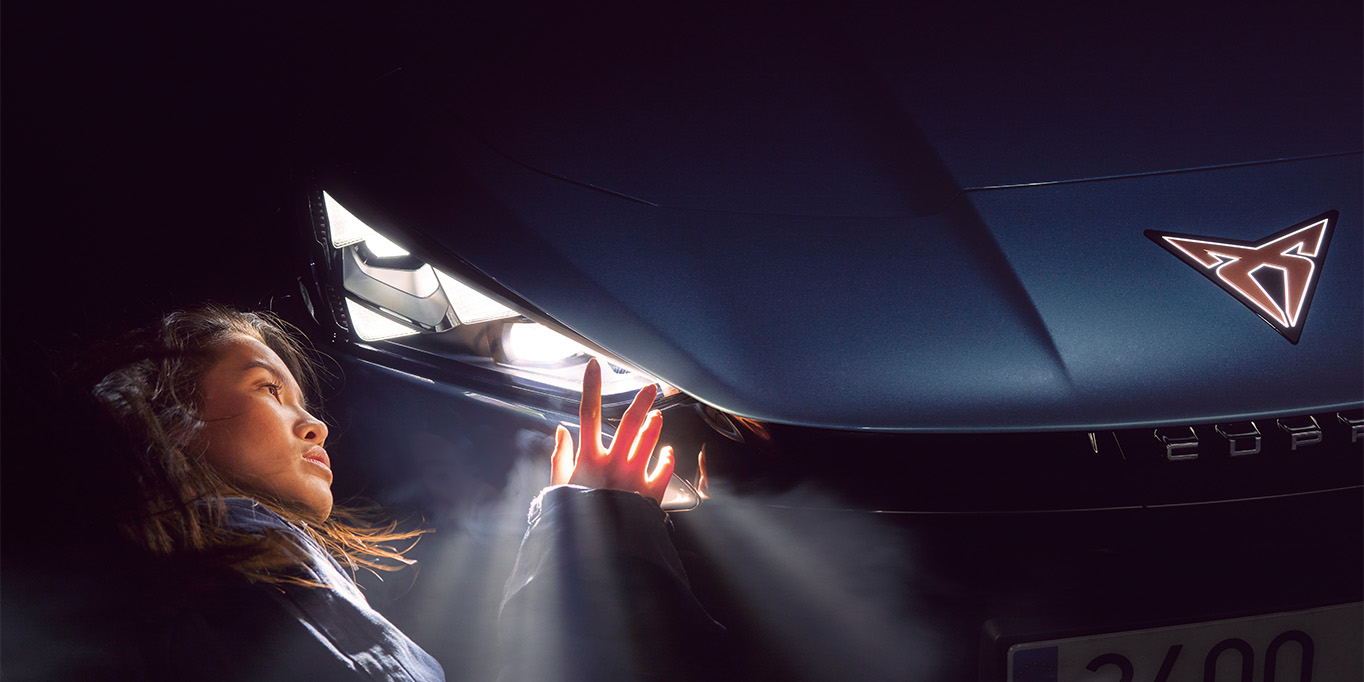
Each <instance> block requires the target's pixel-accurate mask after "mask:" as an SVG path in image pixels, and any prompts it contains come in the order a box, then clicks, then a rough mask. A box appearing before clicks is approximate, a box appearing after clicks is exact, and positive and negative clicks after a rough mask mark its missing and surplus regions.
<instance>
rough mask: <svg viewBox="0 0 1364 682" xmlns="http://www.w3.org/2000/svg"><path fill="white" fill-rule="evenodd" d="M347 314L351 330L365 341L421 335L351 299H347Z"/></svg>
mask: <svg viewBox="0 0 1364 682" xmlns="http://www.w3.org/2000/svg"><path fill="white" fill-rule="evenodd" d="M346 312H347V313H348V314H349V315H350V322H351V328H352V329H354V330H355V334H356V335H357V336H359V337H360V338H361V339H364V340H365V341H382V340H384V339H396V338H398V337H400V336H412V335H413V334H417V333H419V332H418V331H417V330H415V329H412V328H410V327H406V326H404V325H401V324H398V323H397V322H394V321H393V320H390V319H388V318H387V317H384V316H383V315H380V314H379V313H376V312H374V311H373V310H370V309H369V308H366V307H364V306H362V305H360V304H359V303H356V302H355V301H353V300H351V299H349V298H347V299H346Z"/></svg>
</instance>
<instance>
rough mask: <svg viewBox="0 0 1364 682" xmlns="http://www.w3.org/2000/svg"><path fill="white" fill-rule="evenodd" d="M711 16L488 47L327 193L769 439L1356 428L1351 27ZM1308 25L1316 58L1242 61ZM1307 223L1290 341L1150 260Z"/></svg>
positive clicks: (457, 56)
mask: <svg viewBox="0 0 1364 682" xmlns="http://www.w3.org/2000/svg"><path fill="white" fill-rule="evenodd" d="M715 11H716V12H719V11H720V10H715ZM724 12H725V14H724V16H723V18H724V19H725V21H703V20H702V19H704V18H705V17H704V16H701V15H689V16H686V17H680V16H679V17H672V18H671V19H672V21H666V22H654V23H653V24H649V23H648V22H645V23H644V24H638V25H637V24H632V23H631V21H630V20H628V19H622V18H620V17H614V18H613V19H612V20H611V21H601V22H598V21H595V20H594V18H593V17H586V18H585V17H583V16H580V15H573V16H568V15H563V16H557V17H549V18H545V17H540V18H539V19H540V20H539V21H534V22H527V21H519V20H518V21H511V20H508V19H507V17H503V16H494V17H487V16H484V17H479V18H478V22H474V24H473V25H475V26H478V27H480V28H481V30H477V31H470V30H469V28H468V26H465V29H464V33H461V34H460V35H461V36H463V37H465V38H467V40H446V41H444V42H441V44H440V47H439V48H438V49H431V50H418V52H417V53H416V54H415V56H413V57H412V61H411V64H412V66H411V67H408V68H405V69H404V72H403V73H402V74H400V75H397V76H394V77H391V78H389V79H387V82H385V83H384V84H383V85H381V86H380V91H379V92H378V93H374V94H373V95H372V96H371V97H370V98H369V100H368V101H369V103H370V106H369V107H368V108H367V109H365V110H364V111H363V112H361V113H359V114H357V115H356V116H355V117H354V118H353V120H352V121H351V123H350V124H349V127H348V128H347V130H346V132H345V133H343V135H342V136H341V137H340V138H338V141H337V144H336V145H335V150H336V156H335V158H334V160H333V164H332V170H331V171H330V174H329V176H328V178H327V180H326V182H328V183H329V187H330V190H329V191H333V192H335V193H337V194H338V196H341V195H345V196H347V197H348V198H349V199H350V201H351V202H352V203H353V204H355V205H357V207H358V208H357V212H358V213H360V214H361V216H362V217H363V218H365V219H367V220H368V221H370V222H371V223H373V224H375V225H377V226H381V227H387V228H388V229H390V230H394V231H398V232H402V233H406V234H407V235H409V236H410V237H411V238H415V239H416V240H417V241H418V242H419V243H421V244H423V245H424V246H423V255H425V256H427V257H428V259H430V260H433V261H436V262H440V261H442V260H443V259H451V258H459V259H462V260H463V261H465V262H467V263H468V264H470V265H472V266H473V267H476V268H477V269H479V270H480V271H482V272H483V273H485V274H486V275H488V276H490V277H491V278H493V279H495V280H496V281H497V282H498V283H500V284H501V285H502V286H505V287H506V288H508V289H509V290H511V291H512V292H514V293H515V294H517V295H519V296H521V297H523V298H524V299H525V300H527V301H529V302H531V303H533V304H534V305H535V306H538V307H539V308H540V309H541V310H543V311H544V312H545V313H547V314H549V315H550V316H552V317H554V318H555V319H556V320H558V321H559V322H561V323H563V324H564V325H566V326H568V327H569V328H571V329H573V330H575V331H577V332H578V333H580V334H582V335H583V336H585V337H587V338H589V339H591V340H592V341H594V342H596V343H597V344H599V345H601V346H602V347H604V348H606V349H608V350H610V351H612V352H614V353H617V354H619V355H620V356H622V357H624V358H626V359H628V360H630V361H631V362H633V363H636V364H638V365H639V366H640V367H642V368H644V369H646V370H648V371H650V372H652V373H655V374H656V375H658V376H659V377H661V378H663V379H665V380H667V381H669V382H670V383H673V384H675V385H677V386H678V387H680V388H682V389H683V390H685V391H687V392H688V393H690V394H692V395H693V396H695V397H696V398H698V399H700V400H702V401H704V402H706V403H709V404H712V405H714V406H716V407H719V408H721V409H723V410H726V411H728V412H731V413H734V414H738V415H741V416H745V417H750V418H754V419H759V420H766V421H776V422H784V423H793V424H805V425H817V426H826V427H836V428H870V429H892V430H893V429H906V430H934V431H956V430H980V429H999V430H1018V429H1062V428H1101V427H1112V426H1119V425H1132V424H1151V423H1162V422H1176V421H1182V422H1189V421H1213V420H1223V419H1231V418H1244V417H1250V416H1261V415H1269V414H1276V413H1285V412H1305V411H1314V410H1319V409H1322V408H1327V407H1336V406H1341V405H1348V404H1357V403H1358V402H1360V400H1361V397H1362V396H1364V378H1362V377H1364V364H1362V362H1361V357H1364V347H1362V342H1361V329H1364V311H1362V308H1364V306H1362V304H1361V300H1362V299H1364V297H1362V296H1361V291H1364V280H1362V279H1361V265H1360V254H1361V252H1362V251H1364V244H1362V243H1361V222H1360V221H1361V211H1360V203H1361V190H1360V188H1361V186H1362V185H1364V177H1361V170H1360V169H1361V158H1360V155H1359V150H1360V148H1361V141H1360V110H1361V104H1360V102H1361V95H1360V77H1359V76H1360V69H1359V57H1358V50H1356V49H1354V48H1357V47H1358V42H1357V41H1358V38H1357V35H1355V34H1354V33H1353V32H1352V31H1353V29H1350V30H1344V31H1343V36H1344V37H1345V42H1346V45H1344V46H1343V47H1342V46H1341V45H1340V44H1339V40H1337V41H1336V42H1335V43H1331V44H1330V45H1328V46H1323V43H1322V40H1323V38H1322V37H1323V36H1324V37H1325V38H1332V37H1335V38H1340V36H1334V33H1333V32H1336V31H1340V30H1341V28H1340V26H1338V25H1336V24H1333V23H1330V22H1329V21H1327V20H1328V19H1331V17H1322V16H1317V17H1305V15H1293V16H1291V17H1265V16H1258V17H1247V16H1245V15H1240V16H1238V17H1234V18H1227V19H1226V20H1225V22H1223V28H1225V29H1226V31H1227V34H1226V35H1222V36H1221V38H1220V39H1216V40H1213V39H1208V33H1207V31H1208V28H1209V25H1210V22H1214V20H1219V18H1217V17H1202V18H1195V19H1199V20H1198V21H1193V22H1192V23H1179V22H1174V23H1171V22H1168V21H1164V20H1160V21H1157V20H1155V19H1152V20H1150V21H1148V20H1147V19H1145V18H1143V17H1137V16H1131V17H1127V18H1126V20H1127V22H1128V23H1127V25H1125V26H1124V28H1125V29H1126V30H1124V31H1121V32H1113V31H1112V29H1113V28H1114V22H1120V21H1122V20H1124V17H1123V16H1121V13H1113V12H1109V13H1107V14H1102V15H1098V14H1096V15H1095V16H1093V17H1079V18H1075V17H1072V18H1071V22H1070V23H1063V24H1062V23H1050V24H1048V23H1046V22H1041V23H1038V24H1037V25H1038V26H1039V28H1038V29H1037V30H1035V31H1029V32H1021V31H1014V30H1012V29H1013V28H1014V25H1013V24H1012V23H1011V22H1012V21H1014V20H1017V19H1020V18H1019V17H1009V16H998V15H994V16H989V15H980V16H974V17H973V16H971V15H970V12H968V11H967V10H957V11H954V12H956V13H954V14H951V15H947V14H940V15H933V16H928V17H926V18H925V17H918V18H917V19H915V18H914V17H909V16H902V15H900V14H897V13H896V12H886V11H880V10H867V11H865V12H860V13H857V12H848V13H844V14H839V15H837V16H833V15H828V14H818V13H815V12H807V11H804V10H802V11H800V12H794V13H786V14H784V15H782V16H781V19H780V20H777V21H766V22H764V21H761V20H760V19H763V18H764V17H759V16H758V15H755V14H751V13H744V12H740V11H737V10H725V11H724ZM1351 12H1356V10H1348V11H1346V12H1345V14H1346V15H1351ZM1356 13H1357V12H1356ZM698 17H700V18H698ZM767 18H768V19H770V17H767ZM1346 18H1348V16H1347V17H1346ZM710 19H715V17H714V16H712V17H710ZM912 19H914V20H912ZM1031 19H1033V20H1036V19H1037V17H1031ZM1336 19H1339V17H1336ZM637 20H638V21H643V20H642V19H640V18H637ZM1279 20H1282V21H1279ZM480 22H481V23H480ZM499 22H500V23H499ZM973 22H974V23H973ZM1075 22H1079V23H1075ZM1086 22H1090V23H1088V24H1087V23H1086ZM1314 22H1315V23H1314ZM1322 22H1325V23H1322ZM1308 24H1310V25H1311V27H1312V28H1313V30H1315V31H1316V34H1315V35H1316V36H1317V37H1318V39H1317V40H1311V41H1307V42H1306V43H1304V44H1303V45H1311V46H1312V47H1313V49H1312V50H1303V49H1285V48H1276V47H1273V46H1272V45H1270V44H1267V43H1265V42H1264V39H1265V38H1266V37H1267V36H1268V35H1269V32H1273V31H1284V30H1287V29H1293V30H1297V29H1304V30H1305V29H1306V28H1307V27H1308V26H1307V25H1308ZM650 25H652V26H654V30H641V26H646V27H647V26H650ZM1105 26H1106V27H1107V30H1104V31H1095V30H1077V27H1078V28H1086V27H1088V28H1089V29H1094V28H1095V27H1098V28H1103V27H1105ZM1351 26H1356V27H1357V23H1355V24H1351ZM759 29H761V30H759ZM901 31H903V32H901ZM434 32H435V31H433V33H434ZM1276 35H1277V34H1276ZM1200 37H1202V38H1203V39H1202V40H1201V41H1200V40H1196V39H1198V38H1200ZM1288 37H1289V36H1288V35H1287V34H1285V35H1284V38H1285V40H1287V38H1288ZM1351 39H1352V40H1353V41H1354V42H1353V43H1350V40H1351ZM413 42H414V44H416V45H418V46H421V45H428V44H430V42H431V40H430V36H426V37H425V38H420V39H416V38H414V40H413ZM1285 44H1289V43H1285ZM527 45H531V46H535V47H534V49H522V48H524V46H527ZM1351 45H1353V47H1351ZM518 46H521V47H520V48H519V47H518ZM1327 211H1337V212H1338V219H1337V222H1336V225H1335V230H1334V237H1333V240H1332V242H1331V244H1330V250H1329V254H1328V257H1327V258H1326V260H1325V261H1324V263H1322V268H1321V277H1320V281H1319V283H1318V285H1317V290H1316V295H1315V298H1314V299H1313V302H1312V304H1311V308H1310V310H1309V314H1308V318H1307V321H1306V324H1305V326H1304V329H1303V333H1302V337H1301V340H1300V341H1299V342H1298V343H1297V344H1292V343H1290V342H1289V341H1287V340H1286V339H1285V338H1284V337H1282V336H1280V335H1279V334H1278V333H1276V332H1275V330H1274V329H1272V328H1271V327H1269V326H1268V325H1266V324H1265V322H1263V321H1262V320H1261V319H1260V318H1259V317H1257V316H1256V315H1255V314H1254V313H1252V312H1251V311H1250V310H1249V309H1247V308H1246V307H1245V306H1243V305H1242V304H1241V303H1239V302H1237V301H1236V300H1235V299H1233V298H1232V297H1231V296H1230V295H1228V294H1227V293H1225V292H1224V291H1222V290H1221V289H1219V288H1218V287H1217V286H1214V285H1213V284H1212V283H1210V281H1209V280H1208V279H1206V278H1204V277H1203V276H1202V275H1200V274H1199V273H1198V272H1196V271H1195V270H1193V269H1192V268H1191V267H1190V266H1188V265H1186V264H1184V263H1183V262H1181V261H1180V260H1178V259H1177V258H1175V257H1174V256H1172V255H1171V254H1170V253H1168V252H1166V251H1165V250H1162V249H1161V248H1159V247H1158V246H1156V245H1155V244H1153V243H1152V242H1151V241H1150V240H1148V239H1147V238H1146V237H1144V236H1143V232H1144V231H1146V230H1160V231H1169V232H1182V233H1191V234H1197V235H1207V236H1210V237H1216V238H1220V239H1228V240H1242V241H1250V242H1253V241H1256V240H1258V239H1261V238H1263V237H1266V236H1268V235H1270V234H1273V233H1276V232H1279V231H1281V230H1283V229H1285V228H1287V227H1289V226H1292V225H1295V224H1297V223H1300V222H1302V221H1304V220H1307V219H1309V218H1312V217H1313V216H1316V215H1319V214H1322V213H1325V212H1327Z"/></svg>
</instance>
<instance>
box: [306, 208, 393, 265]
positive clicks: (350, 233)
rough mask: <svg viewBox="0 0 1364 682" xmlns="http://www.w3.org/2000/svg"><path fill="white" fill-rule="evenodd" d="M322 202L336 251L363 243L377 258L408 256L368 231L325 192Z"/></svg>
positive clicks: (379, 235)
mask: <svg viewBox="0 0 1364 682" xmlns="http://www.w3.org/2000/svg"><path fill="white" fill-rule="evenodd" d="M322 201H323V202H324V203H325V204H326V206H327V224H328V225H329V226H330V227H331V241H332V246H333V247H336V248H338V249H340V248H344V247H347V246H350V245H352V244H359V243H360V242H364V243H365V246H366V247H367V248H369V251H370V253H373V254H374V255H375V256H378V257H379V258H394V257H398V256H406V255H408V253H407V251H406V250H404V249H403V247H401V246H398V245H397V244H394V243H393V242H391V241H389V240H388V239H387V238H386V237H384V236H383V235H381V234H379V233H378V232H375V231H374V230H372V229H370V227H369V226H368V225H366V224H364V223H362V222H360V219H359V218H356V217H355V216H354V215H353V214H351V212H350V211H347V210H346V209H345V208H344V207H342V206H341V204H338V203H336V200H335V199H333V198H332V197H331V195H330V194H327V193H326V192H323V193H322Z"/></svg>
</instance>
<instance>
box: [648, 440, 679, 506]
mask: <svg viewBox="0 0 1364 682" xmlns="http://www.w3.org/2000/svg"><path fill="white" fill-rule="evenodd" d="M674 463H675V460H674V459H673V449H672V446H670V445H664V446H663V447H662V448H661V449H659V451H658V463H657V464H655V465H654V470H653V471H651V472H649V473H648V474H647V475H645V477H644V491H643V492H644V494H645V495H646V496H648V497H652V498H654V500H655V501H657V502H658V503H659V504H663V494H664V493H665V492H666V491H667V490H668V482H669V481H670V480H672V477H673V465H674Z"/></svg>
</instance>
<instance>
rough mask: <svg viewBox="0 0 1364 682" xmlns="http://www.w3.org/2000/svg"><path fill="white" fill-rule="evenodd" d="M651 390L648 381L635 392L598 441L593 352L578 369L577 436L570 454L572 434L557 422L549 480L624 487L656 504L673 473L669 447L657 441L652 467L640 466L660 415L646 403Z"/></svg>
mask: <svg viewBox="0 0 1364 682" xmlns="http://www.w3.org/2000/svg"><path fill="white" fill-rule="evenodd" d="M657 393H658V388H657V387H655V386H653V385H649V386H645V387H644V388H643V389H641V390H640V392H639V393H637V394H636V395H635V400H634V402H632V403H630V408H629V409H627V410H626V411H625V416H624V417H622V418H621V420H620V427H619V428H617V429H616V437H615V438H614V439H613V440H612V441H611V447H610V448H607V447H605V446H603V445H602V442H601V365H600V364H598V363H597V360H596V359H595V358H594V359H592V360H589V361H588V363H587V368H586V369H584V370H583V399H582V407H581V408H580V411H579V413H578V419H579V424H580V425H581V429H580V432H579V438H580V440H581V441H582V442H580V443H579V444H578V451H577V453H576V454H575V453H574V451H573V436H572V435H570V434H569V432H568V429H566V428H564V427H563V426H562V425H560V426H559V429H558V431H557V432H556V433H555V437H554V454H553V455H552V456H551V459H550V461H551V468H552V472H551V482H552V483H554V484H556V485H557V484H560V483H572V484H575V485H583V486H587V487H589V488H611V489H614V490H625V491H628V492H635V493H639V494H641V495H643V496H645V497H649V498H652V499H653V500H654V501H655V502H659V503H660V504H661V503H662V502H663V492H664V490H665V489H666V488H667V487H668V480H669V479H671V478H672V474H673V451H672V448H671V447H668V446H666V445H665V446H663V448H662V449H661V450H659V453H658V463H657V464H656V465H655V466H654V469H653V471H646V470H645V469H646V467H647V466H648V463H649V455H650V454H651V453H653V451H654V446H655V445H657V444H658V434H659V432H660V431H662V429H663V415H662V414H661V413H660V412H659V411H658V410H652V411H651V410H650V409H649V408H650V407H652V406H653V404H654V398H655V397H656V395H657Z"/></svg>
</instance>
